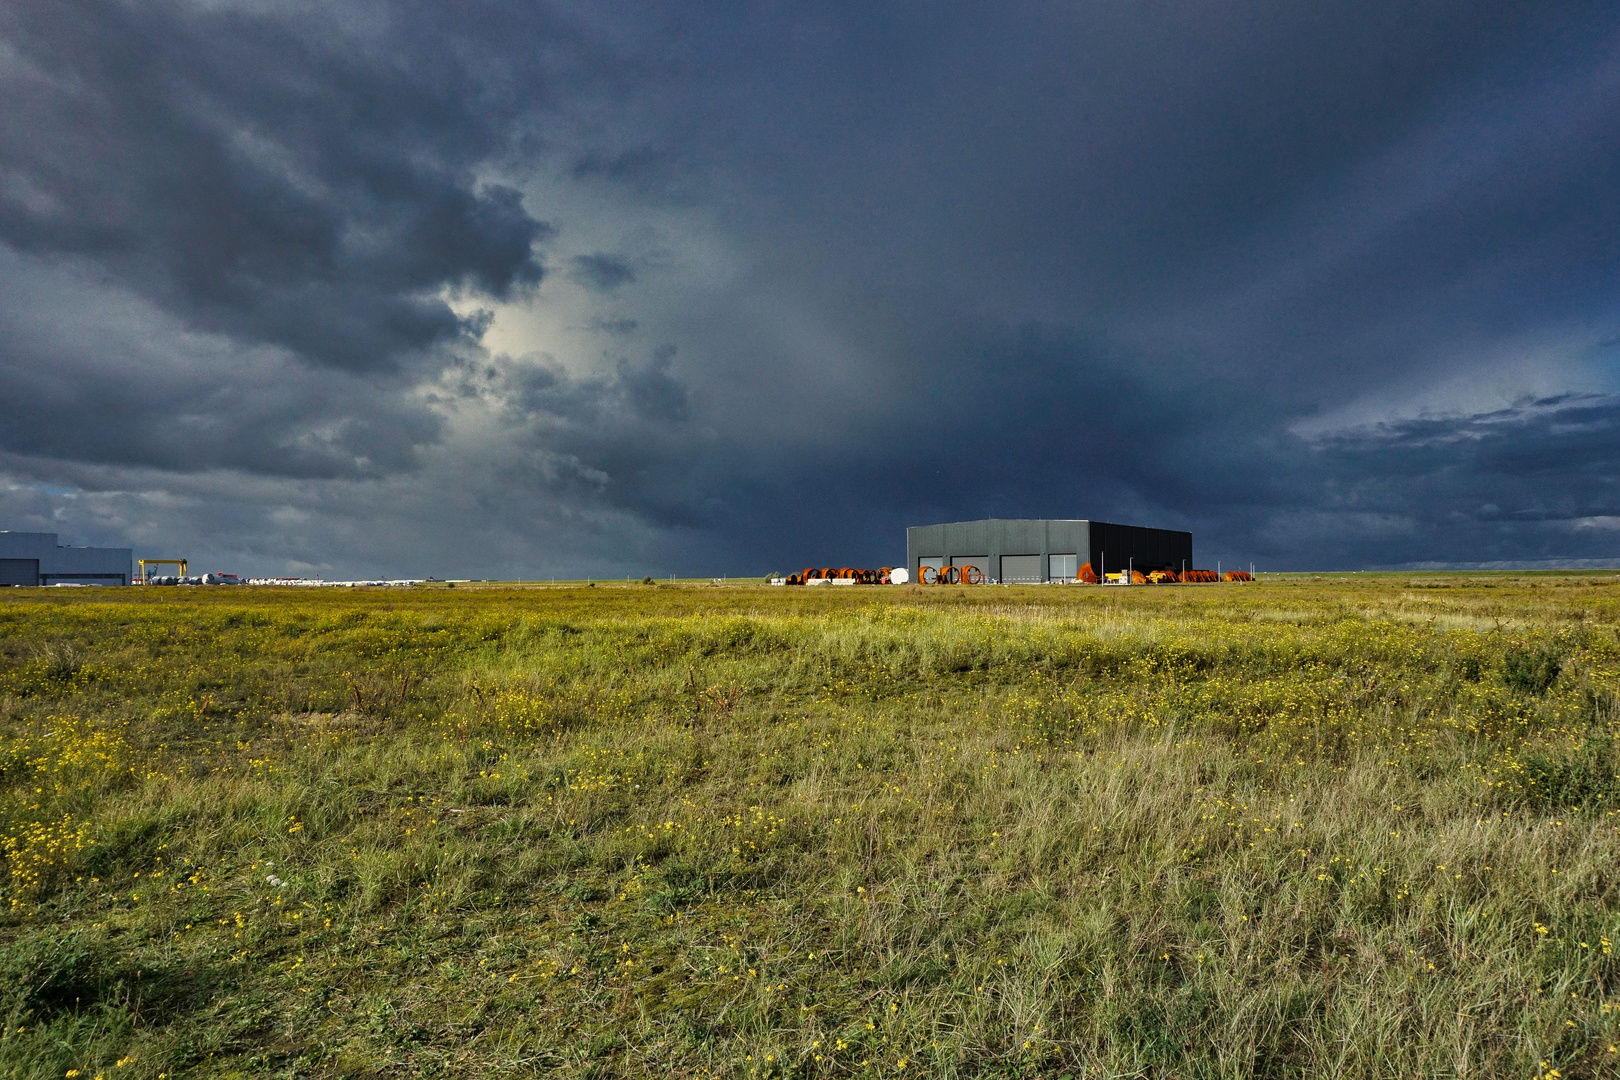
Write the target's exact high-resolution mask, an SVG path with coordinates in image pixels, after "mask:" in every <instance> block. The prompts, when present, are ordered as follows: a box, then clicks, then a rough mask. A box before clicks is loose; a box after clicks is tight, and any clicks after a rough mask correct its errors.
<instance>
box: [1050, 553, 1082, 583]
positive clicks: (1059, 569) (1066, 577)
mask: <svg viewBox="0 0 1620 1080" xmlns="http://www.w3.org/2000/svg"><path fill="white" fill-rule="evenodd" d="M1078 559H1079V556H1077V555H1048V556H1047V557H1046V579H1047V580H1048V581H1073V580H1074V575H1076V574H1078V573H1079V572H1080V568H1079V567H1078V566H1076V565H1075V563H1076V562H1077V561H1078Z"/></svg>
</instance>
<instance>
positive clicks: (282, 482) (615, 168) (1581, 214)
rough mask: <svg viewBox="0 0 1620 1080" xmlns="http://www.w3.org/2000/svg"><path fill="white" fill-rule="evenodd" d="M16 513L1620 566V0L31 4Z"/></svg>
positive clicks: (202, 548)
mask: <svg viewBox="0 0 1620 1080" xmlns="http://www.w3.org/2000/svg"><path fill="white" fill-rule="evenodd" d="M0 100H3V101H4V102H5V105H4V107H3V108H0V528H11V529H33V530H49V531H54V532H58V533H60V534H61V535H62V538H63V540H64V541H65V542H72V543H117V544H121V545H122V544H133V545H134V546H135V547H136V548H137V549H138V552H137V553H138V554H143V555H154V556H166V555H175V556H179V555H184V556H188V557H190V558H191V559H192V564H193V566H196V567H198V568H199V569H214V568H218V569H223V570H228V571H235V572H240V573H277V574H281V573H303V574H321V575H325V576H345V575H351V574H391V575H393V574H397V575H413V576H419V575H425V574H433V575H437V576H441V577H442V576H452V577H459V576H475V577H483V576H499V577H511V576H525V577H545V576H550V575H556V576H578V575H585V574H591V575H595V576H609V575H624V574H635V575H637V576H639V575H641V574H643V573H653V574H667V573H679V574H683V575H684V574H698V575H719V574H728V575H743V574H755V573H763V572H765V571H769V570H784V571H786V570H795V569H798V568H800V567H802V566H806V565H817V566H822V565H833V566H839V565H856V566H860V565H878V564H885V563H892V562H895V561H898V560H899V559H901V558H902V557H903V554H904V527H905V526H906V525H908V524H926V523H931V522H937V521H951V520H960V519H967V518H976V517H1070V518H1095V519H1101V520H1112V521H1123V522H1128V523H1133V524H1142V525H1153V526H1160V527H1167V528H1177V529H1190V530H1191V531H1192V532H1193V535H1194V544H1195V551H1196V553H1197V556H1198V560H1199V562H1200V563H1205V562H1207V563H1209V564H1211V565H1213V564H1214V562H1215V561H1216V560H1217V559H1221V560H1224V561H1226V562H1228V563H1235V562H1242V563H1248V562H1250V561H1254V562H1256V563H1258V564H1259V565H1260V566H1261V567H1262V568H1273V569H1312V568H1321V569H1327V568H1357V567H1374V566H1391V565H1415V564H1425V563H1450V564H1479V563H1490V562H1496V561H1504V562H1514V563H1536V562H1542V561H1547V560H1564V561H1574V560H1607V559H1615V558H1620V484H1617V474H1620V363H1617V362H1620V304H1617V300H1620V7H1617V6H1616V5H1614V4H1612V3H1603V4H1599V3H1591V4H1560V3H1554V2H1548V0H1536V2H1533V3H1517V4H1510V3H1494V4H1490V3H1467V2H1449V3H1444V2H1430V3H1421V2H1420V3H1414V2H1412V0H1398V2H1385V0H1354V2H1349V0H1345V2H1331V0H1329V2H1312V3H1300V2H1298V0H1264V2H1242V0H1239V2H1229V3H1219V4H1210V3H1184V2H1181V0H1107V2H1084V0H1080V2H1070V3H1048V4H1038V3H997V4H947V3H941V2H939V0H930V2H927V3H909V4H908V3H896V4H873V3H871V2H870V0H864V2H861V3H851V4H839V3H833V2H828V0H818V2H816V3H804V4H794V3H781V2H779V3H755V4H724V3H696V2H693V3H678V4H670V3H667V2H659V3H643V4H638V3H633V2H630V3H612V4H607V3H601V2H600V0H597V2H581V3H558V4H545V3H530V2H523V3H517V2H513V3H505V4H501V3H476V2H460V3H456V4H446V3H443V2H440V0H423V2H421V3H388V2H379V0H365V2H364V3H345V2H342V0H320V2H318V3H308V4H299V3H279V2H276V0H241V2H233V0H194V2H167V0H140V2H138V3H127V4H126V3H117V2H105V3H98V2H76V0H65V2H62V3H26V2H16V3H8V4H4V5H0Z"/></svg>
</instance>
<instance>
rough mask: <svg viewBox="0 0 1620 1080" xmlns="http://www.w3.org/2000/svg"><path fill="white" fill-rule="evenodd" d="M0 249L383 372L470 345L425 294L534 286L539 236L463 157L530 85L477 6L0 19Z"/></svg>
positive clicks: (510, 14) (504, 128)
mask: <svg viewBox="0 0 1620 1080" xmlns="http://www.w3.org/2000/svg"><path fill="white" fill-rule="evenodd" d="M0 20H3V21H0V35H3V36H4V39H5V40H6V42H7V43H8V44H9V45H10V50H11V51H10V53H9V55H8V56H7V57H6V61H5V63H4V66H3V68H0V92H3V93H4V95H5V98H6V101H7V107H6V109H5V110H3V111H0V171H3V173H4V176H5V178H6V183H5V185H4V187H3V188H0V240H4V241H5V242H6V243H7V244H9V245H11V246H12V247H14V248H15V249H17V250H19V251H23V252H29V253H39V254H45V255H51V256H74V257H78V258H81V259H84V260H86V261H89V262H92V263H94V264H95V265H96V266H97V267H98V268H100V270H101V271H102V272H104V273H106V274H108V275H109V276H110V277H111V278H112V279H113V280H115V281H116V282H118V283H119V284H120V285H122V286H123V287H125V288H128V289H130V290H133V291H135V292H137V293H139V294H140V295H142V296H145V297H147V298H149V299H151V300H152V301H154V302H155V303H157V304H159V305H160V306H162V307H163V308H164V309H165V310H167V311H170V312H172V313H174V314H175V315H177V316H179V317H181V318H182V319H184V320H185V321H186V322H187V323H189V324H191V325H194V326H196V327H200V328H203V329H208V330H214V331H219V332H223V333H227V334H230V335H231V336H233V337H235V338H237V339H240V340H244V341H251V342H261V343H269V344H275V345H280V346H283V347H286V348H288V349H291V350H293V351H294V352H296V353H297V354H298V355H300V356H301V357H303V358H305V359H307V360H309V361H311V362H313V363H316V364H321V365H328V366H332V367H337V368H344V369H350V370H365V369H375V368H386V367H390V366H392V365H395V364H397V363H399V362H400V361H401V359H402V358H403V357H405V356H406V355H408V354H409V353H411V352H413V351H415V350H421V349H425V348H428V347H431V346H434V345H437V344H442V343H446V342H452V341H454V340H456V339H457V338H458V337H460V336H462V335H465V334H467V333H468V332H469V329H470V328H469V326H468V324H467V322H466V320H464V319H461V318H458V317H457V316H456V314H455V313H454V312H453V311H452V310H451V309H450V307H449V306H448V305H446V304H445V303H444V301H443V300H442V299H441V298H440V297H439V295H438V294H439V292H440V291H441V290H444V289H447V288H448V289H464V290H470V291H473V292H476V293H480V294H483V295H487V296H490V297H493V298H507V297H510V296H511V295H513V294H514V292H515V291H517V290H522V289H525V288H528V287H531V286H533V285H535V284H536V283H537V282H538V281H539V280H540V277H541V273H542V270H541V264H540V262H539V259H538V257H537V254H536V252H535V249H534V245H535V243H536V242H537V241H539V240H541V239H544V238H545V237H546V235H548V232H549V228H548V226H547V225H545V224H544V223H543V222H541V221H540V220H537V219H536V218H534V217H533V216H531V215H530V214H529V212H528V211H527V210H526V209H525V208H524V206H523V203H522V199H521V197H520V195H519V193H518V192H517V191H516V190H514V189H513V188H511V187H509V186H504V185H502V184H499V183H493V182H482V181H480V179H479V178H478V176H477V174H476V166H478V165H479V164H480V163H482V162H485V161H488V160H490V159H491V158H493V157H496V156H498V155H500V154H502V153H504V152H506V151H507V149H508V147H509V144H510V142H511V140H512V138H513V137H514V134H515V131H514V124H515V123H516V122H517V121H518V120H519V119H520V118H521V117H522V116H524V115H525V113H526V112H527V111H528V110H529V109H530V108H531V107H532V106H533V105H534V104H535V103H536V102H537V101H544V99H545V95H546V94H547V93H548V85H547V82H548V80H547V79H546V78H545V74H544V73H543V72H542V71H541V70H539V66H538V64H536V63H535V62H534V60H533V59H531V58H530V57H527V56H525V55H523V54H521V53H514V54H512V55H510V56H508V57H506V58H505V59H504V60H503V62H501V63H500V64H499V65H498V66H494V67H492V66H491V64H490V61H491V60H492V59H493V56H492V54H493V52H494V51H495V46H496V42H497V41H498V40H501V39H500V38H498V37H494V36H492V35H500V34H502V33H506V32H518V33H519V34H520V35H522V36H530V35H533V34H535V33H544V32H545V30H546V27H545V23H544V20H543V19H540V18H535V17H526V16H524V15H522V14H520V13H519V12H518V11H517V10H515V9H505V8H502V7H500V6H496V5H470V6H461V7H458V8H457V9H456V11H455V12H454V13H452V12H451V10H450V9H449V8H444V7H441V6H438V5H432V4H422V5H397V6H394V7H392V8H390V9H378V10H376V11H375V12H368V11H367V10H366V9H363V8H358V7H356V8H345V7H343V6H328V5H310V6H307V7H306V6H302V5H300V6H296V7H287V8H281V9H278V8H277V7H275V6H271V7H266V8H257V7H255V8H233V7H231V6H228V5H222V6H199V5H193V4H188V3H183V2H169V3H165V2H158V3H150V4H146V3H143V4H124V3H118V2H116V0H108V2H102V3H94V2H87V3H76V4H66V5H37V4H20V5H11V6H9V7H8V8H7V9H6V12H5V14H4V15H3V16H0Z"/></svg>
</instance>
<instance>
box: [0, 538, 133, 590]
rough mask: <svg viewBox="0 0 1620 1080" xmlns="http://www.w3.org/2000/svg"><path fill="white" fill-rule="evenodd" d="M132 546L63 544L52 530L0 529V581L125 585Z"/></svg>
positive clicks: (20, 583) (0, 582)
mask: <svg viewBox="0 0 1620 1080" xmlns="http://www.w3.org/2000/svg"><path fill="white" fill-rule="evenodd" d="M134 560H135V551H134V549H133V548H93V547H64V546H63V545H61V544H58V543H57V542H56V534H55V533H30V532H0V585H128V584H129V583H130V582H131V580H132V578H131V576H130V573H131V570H132V568H133V566H134Z"/></svg>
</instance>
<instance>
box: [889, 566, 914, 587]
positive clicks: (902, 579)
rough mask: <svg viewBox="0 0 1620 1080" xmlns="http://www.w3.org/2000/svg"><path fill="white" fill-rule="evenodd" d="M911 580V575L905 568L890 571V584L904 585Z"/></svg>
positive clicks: (899, 567)
mask: <svg viewBox="0 0 1620 1080" xmlns="http://www.w3.org/2000/svg"><path fill="white" fill-rule="evenodd" d="M910 580H911V573H910V571H908V570H907V569H906V568H905V567H903V566H897V567H895V568H894V569H893V570H890V571H889V584H891V585H904V584H905V583H906V582H908V581H910Z"/></svg>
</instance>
